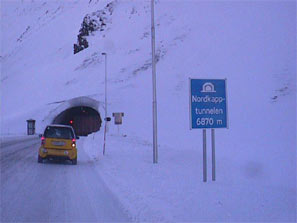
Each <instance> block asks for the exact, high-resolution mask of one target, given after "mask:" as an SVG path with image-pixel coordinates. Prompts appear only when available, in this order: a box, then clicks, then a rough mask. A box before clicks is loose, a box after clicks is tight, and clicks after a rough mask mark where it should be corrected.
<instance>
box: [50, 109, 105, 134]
mask: <svg viewBox="0 0 297 223" xmlns="http://www.w3.org/2000/svg"><path fill="white" fill-rule="evenodd" d="M101 123H102V120H101V117H100V114H99V113H98V111H96V110H95V109H93V108H90V107H86V106H78V107H72V108H69V109H67V110H65V111H63V112H61V113H60V114H59V115H58V116H57V117H56V118H55V119H54V120H53V124H61V125H71V126H72V127H73V129H74V131H75V133H76V135H78V136H87V135H89V134H91V133H93V132H97V131H99V130H100V127H101Z"/></svg>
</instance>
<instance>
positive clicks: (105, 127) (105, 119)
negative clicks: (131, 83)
mask: <svg viewBox="0 0 297 223" xmlns="http://www.w3.org/2000/svg"><path fill="white" fill-rule="evenodd" d="M102 55H103V56H104V58H105V102H104V103H105V118H104V121H105V126H104V144H103V155H105V142H106V131H107V122H108V120H107V54H106V53H102Z"/></svg>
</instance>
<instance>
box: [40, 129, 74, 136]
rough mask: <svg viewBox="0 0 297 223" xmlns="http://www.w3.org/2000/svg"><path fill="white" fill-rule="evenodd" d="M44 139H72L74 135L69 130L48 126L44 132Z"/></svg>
mask: <svg viewBox="0 0 297 223" xmlns="http://www.w3.org/2000/svg"><path fill="white" fill-rule="evenodd" d="M44 137H45V138H58V139H73V138H74V135H73V132H72V130H71V129H70V128H67V127H54V126H48V127H46V129H45V131H44Z"/></svg>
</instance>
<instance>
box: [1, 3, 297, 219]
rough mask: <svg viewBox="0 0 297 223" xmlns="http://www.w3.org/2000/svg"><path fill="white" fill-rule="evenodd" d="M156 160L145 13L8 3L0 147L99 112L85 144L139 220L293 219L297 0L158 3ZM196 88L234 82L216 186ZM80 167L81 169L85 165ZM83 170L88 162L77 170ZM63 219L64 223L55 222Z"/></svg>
mask: <svg viewBox="0 0 297 223" xmlns="http://www.w3.org/2000/svg"><path fill="white" fill-rule="evenodd" d="M110 2H113V12H112V13H111V15H108V18H106V19H107V21H108V22H107V23H106V27H105V28H104V30H103V31H100V30H98V31H95V32H93V33H92V34H91V35H90V36H88V37H87V40H88V42H89V47H88V48H86V49H84V50H83V51H81V52H79V53H77V54H75V55H74V54H73V44H74V43H76V41H77V35H78V33H79V29H80V27H81V23H82V20H83V18H84V17H85V15H87V14H92V13H93V12H96V11H98V10H102V9H104V8H105V7H106V5H107V4H108V3H110ZM155 23H156V54H157V60H158V62H157V100H158V101H157V104H158V144H159V147H158V149H159V162H158V164H153V163H152V79H151V39H150V30H151V27H150V2H149V1H136V0H135V1H132V0H131V1H120V0H118V1H98V0H97V1H96V0H90V1H41V0H40V1H20V0H17V1H8V0H7V1H5V0H4V1H1V135H2V136H4V135H16V134H18V135H19V134H24V133H25V132H26V120H27V119H29V118H33V119H35V120H36V128H37V132H42V131H43V129H44V127H45V126H46V125H47V124H49V123H51V121H52V117H54V116H55V115H58V112H59V109H60V108H61V107H63V106H64V105H63V103H65V102H68V101H70V100H72V99H73V98H77V97H89V98H92V99H94V100H96V101H98V102H99V112H100V113H101V115H102V116H103V114H104V109H105V105H104V96H105V95H104V86H105V85H104V71H105V70H104V57H103V56H102V55H101V53H102V52H106V53H107V64H108V68H107V73H108V82H107V86H108V87H107V91H108V104H107V108H108V114H109V115H110V116H111V115H112V112H124V113H125V116H124V119H123V125H121V126H120V127H119V129H118V127H117V126H115V125H114V124H113V123H110V126H109V131H108V134H107V141H106V154H105V156H103V155H102V147H103V130H102V129H103V128H102V129H101V130H100V131H99V132H97V133H94V134H92V135H89V136H88V137H86V138H84V137H82V138H81V146H82V149H83V150H84V151H85V152H86V153H87V154H88V157H89V159H90V160H91V161H92V162H93V163H94V165H96V168H95V170H96V171H97V172H98V174H99V175H100V177H101V178H102V179H103V181H104V182H105V183H106V185H107V186H108V187H109V188H110V190H111V191H112V192H113V193H114V194H115V196H117V197H118V199H119V200H120V202H121V203H122V204H123V205H124V206H125V208H126V209H127V210H129V212H130V213H131V216H132V219H134V220H135V221H170V222H171V221H295V220H296V2H295V1H286V0H285V1H198V0H197V1H163V0H159V1H156V3H155ZM189 78H209V79H211V78H215V79H225V78H226V79H227V91H228V111H229V114H228V117H229V128H228V129H218V130H216V159H217V163H216V166H217V180H216V181H214V182H212V181H211V174H210V173H211V159H210V157H211V153H210V146H211V145H210V134H209V132H208V141H207V146H208V151H209V153H208V158H209V159H208V173H209V174H208V180H209V181H208V182H207V183H204V182H202V133H201V131H200V130H189ZM78 162H79V158H78ZM78 165H79V164H78ZM58 220H59V219H58Z"/></svg>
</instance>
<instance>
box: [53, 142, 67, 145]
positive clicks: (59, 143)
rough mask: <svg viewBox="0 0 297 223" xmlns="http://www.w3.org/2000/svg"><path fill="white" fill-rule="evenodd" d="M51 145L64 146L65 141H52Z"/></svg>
mask: <svg viewBox="0 0 297 223" xmlns="http://www.w3.org/2000/svg"><path fill="white" fill-rule="evenodd" d="M52 145H54V146H65V142H63V141H52Z"/></svg>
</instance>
